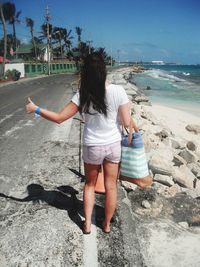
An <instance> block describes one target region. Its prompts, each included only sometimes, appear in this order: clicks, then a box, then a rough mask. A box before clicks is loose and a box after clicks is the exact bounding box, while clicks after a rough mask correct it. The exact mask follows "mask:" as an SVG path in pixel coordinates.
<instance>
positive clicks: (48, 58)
mask: <svg viewBox="0 0 200 267" xmlns="http://www.w3.org/2000/svg"><path fill="white" fill-rule="evenodd" d="M50 19H51V17H50V15H49V7H48V5H47V7H46V13H45V22H46V25H47V62H48V75H50V74H51V70H50V68H51V57H50V34H49V21H50Z"/></svg>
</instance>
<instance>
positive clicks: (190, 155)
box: [179, 148, 198, 163]
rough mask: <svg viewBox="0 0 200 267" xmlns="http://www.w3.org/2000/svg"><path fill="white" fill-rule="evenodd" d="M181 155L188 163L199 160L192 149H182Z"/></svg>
mask: <svg viewBox="0 0 200 267" xmlns="http://www.w3.org/2000/svg"><path fill="white" fill-rule="evenodd" d="M179 156H181V157H182V158H183V159H184V160H185V161H186V162H187V163H192V162H195V161H197V160H198V158H197V156H196V155H195V154H194V153H193V152H192V151H190V150H188V149H187V148H185V149H184V150H182V151H181V152H180V153H179Z"/></svg>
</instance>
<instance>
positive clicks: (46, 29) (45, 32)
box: [39, 23, 53, 54]
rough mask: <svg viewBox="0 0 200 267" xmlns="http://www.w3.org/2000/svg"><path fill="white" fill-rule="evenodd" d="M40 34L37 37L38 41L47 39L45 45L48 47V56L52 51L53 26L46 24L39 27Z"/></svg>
mask: <svg viewBox="0 0 200 267" xmlns="http://www.w3.org/2000/svg"><path fill="white" fill-rule="evenodd" d="M41 30H42V31H41V32H40V33H41V34H42V35H40V36H39V39H40V40H44V39H47V43H48V45H49V46H48V47H49V50H50V52H49V53H50V54H51V50H52V32H53V26H52V24H48V25H47V23H44V24H42V25H41Z"/></svg>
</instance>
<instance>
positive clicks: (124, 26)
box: [0, 0, 200, 64]
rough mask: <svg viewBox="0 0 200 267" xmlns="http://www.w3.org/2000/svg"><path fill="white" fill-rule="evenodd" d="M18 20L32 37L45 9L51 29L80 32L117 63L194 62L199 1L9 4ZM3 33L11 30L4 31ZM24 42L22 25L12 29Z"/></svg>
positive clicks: (199, 48) (199, 40) (21, 0)
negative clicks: (18, 12) (27, 22)
mask: <svg viewBox="0 0 200 267" xmlns="http://www.w3.org/2000/svg"><path fill="white" fill-rule="evenodd" d="M11 2H13V3H15V5H16V8H17V10H21V11H22V14H21V19H22V21H25V17H31V18H32V19H33V20H34V22H35V32H36V35H37V32H39V31H40V26H41V24H42V23H43V22H44V14H45V6H46V5H47V4H48V6H49V11H50V15H51V23H52V24H53V26H58V27H66V28H67V29H68V30H69V29H72V31H73V36H74V44H75V43H76V40H77V36H76V33H75V27H76V26H79V27H81V28H82V29H83V32H82V39H83V41H86V40H90V39H91V40H93V46H95V47H105V48H106V51H107V52H108V53H109V54H110V53H111V51H112V54H113V56H114V57H115V58H116V59H118V57H119V60H120V61H126V60H129V61H130V60H133V61H140V60H142V61H151V60H163V61H165V62H176V63H186V64H197V63H200V1H199V0H165V1H164V0H93V1H92V0H75V1H74V0H71V1H70V0H35V1H32V0H15V1H14V0H13V1H11ZM8 29H9V32H11V31H12V28H11V27H10V26H9V28H8ZM0 31H1V32H0V37H1V36H2V35H3V34H2V28H0ZM16 31H17V35H18V37H19V38H20V39H22V40H23V41H24V42H26V41H27V40H29V39H30V33H29V30H28V29H27V28H26V26H25V23H22V24H20V25H17V26H16Z"/></svg>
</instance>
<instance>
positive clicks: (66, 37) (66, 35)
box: [63, 29, 74, 52]
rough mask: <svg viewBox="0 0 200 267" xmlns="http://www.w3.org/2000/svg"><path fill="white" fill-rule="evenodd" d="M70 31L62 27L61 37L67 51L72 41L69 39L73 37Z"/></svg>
mask: <svg viewBox="0 0 200 267" xmlns="http://www.w3.org/2000/svg"><path fill="white" fill-rule="evenodd" d="M71 33H72V30H69V31H68V30H67V29H64V31H63V37H64V38H63V39H64V42H65V47H66V49H67V52H69V51H70V49H71V45H72V42H71V39H73V38H74V37H73V36H71Z"/></svg>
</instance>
